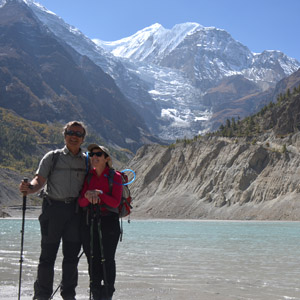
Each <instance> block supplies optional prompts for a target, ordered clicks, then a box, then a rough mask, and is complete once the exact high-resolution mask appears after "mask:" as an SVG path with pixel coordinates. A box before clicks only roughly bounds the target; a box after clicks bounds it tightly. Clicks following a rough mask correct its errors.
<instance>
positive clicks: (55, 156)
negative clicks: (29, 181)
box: [48, 150, 62, 177]
mask: <svg viewBox="0 0 300 300" xmlns="http://www.w3.org/2000/svg"><path fill="white" fill-rule="evenodd" d="M61 153H62V151H60V150H58V151H53V153H52V166H51V169H50V173H49V175H48V177H49V176H50V174H51V173H52V172H53V170H54V168H55V166H56V164H57V161H58V158H59V156H60V154H61Z"/></svg>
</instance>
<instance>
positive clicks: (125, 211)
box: [87, 168, 132, 223]
mask: <svg viewBox="0 0 300 300" xmlns="http://www.w3.org/2000/svg"><path fill="white" fill-rule="evenodd" d="M115 173H116V171H115V170H114V169H112V168H110V169H109V174H108V176H107V179H108V184H109V193H110V195H111V194H112V189H113V184H114V176H115ZM118 173H120V174H121V176H122V197H121V201H120V204H119V206H118V207H117V208H113V207H110V206H108V205H104V206H105V208H106V209H107V210H109V211H111V212H114V213H117V214H118V215H119V217H120V218H123V217H127V216H129V215H130V213H131V209H132V205H131V204H132V198H131V194H130V190H129V187H128V176H127V175H126V174H125V173H124V172H120V171H118ZM92 176H93V174H92V173H88V175H87V183H88V184H89V183H90V180H91V178H92ZM128 223H130V219H129V218H128Z"/></svg>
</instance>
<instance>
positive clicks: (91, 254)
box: [89, 204, 95, 300]
mask: <svg viewBox="0 0 300 300" xmlns="http://www.w3.org/2000/svg"><path fill="white" fill-rule="evenodd" d="M90 209H91V211H90V213H91V222H90V259H89V261H90V263H89V268H90V272H89V273H90V300H91V299H92V283H93V259H94V218H95V210H94V205H93V204H91V205H90Z"/></svg>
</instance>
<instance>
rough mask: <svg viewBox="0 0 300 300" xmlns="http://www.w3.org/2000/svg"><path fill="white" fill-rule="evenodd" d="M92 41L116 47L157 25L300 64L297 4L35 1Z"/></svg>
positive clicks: (262, 0)
mask: <svg viewBox="0 0 300 300" xmlns="http://www.w3.org/2000/svg"><path fill="white" fill-rule="evenodd" d="M38 2H39V3H40V4H42V5H43V6H45V7H46V8H47V9H49V10H51V11H52V12H54V13H55V14H56V15H58V16H60V17H62V18H63V19H64V21H65V22H66V23H68V24H70V25H73V26H75V27H76V28H78V29H79V30H80V31H81V32H82V33H84V34H85V35H86V36H88V37H89V38H91V39H94V38H97V39H100V40H103V41H115V40H119V39H121V38H124V37H128V36H130V35H133V34H134V33H136V32H137V31H139V30H141V29H143V28H145V27H148V26H150V25H153V24H154V23H159V24H161V25H162V26H163V27H164V28H166V29H171V28H172V27H173V26H174V25H176V24H180V23H185V22H196V23H199V24H201V25H203V26H205V27H216V28H220V29H224V30H226V31H227V32H228V33H229V34H230V35H231V36H232V37H233V38H234V39H235V40H237V41H239V42H241V43H242V44H243V45H245V46H247V47H248V48H249V49H250V50H251V51H252V52H256V53H261V52H262V51H264V50H279V51H282V52H284V53H285V54H286V55H288V56H290V57H293V58H296V59H297V60H298V61H299V62H300V39H299V36H300V17H299V11H300V0H39V1H38Z"/></svg>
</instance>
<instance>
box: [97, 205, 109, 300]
mask: <svg viewBox="0 0 300 300" xmlns="http://www.w3.org/2000/svg"><path fill="white" fill-rule="evenodd" d="M97 217H98V220H97V221H98V222H97V227H98V235H99V244H100V252H101V264H102V268H103V281H104V287H105V293H106V297H107V298H108V285H107V275H106V267H105V256H104V249H103V240H102V231H101V216H100V207H99V205H97Z"/></svg>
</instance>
